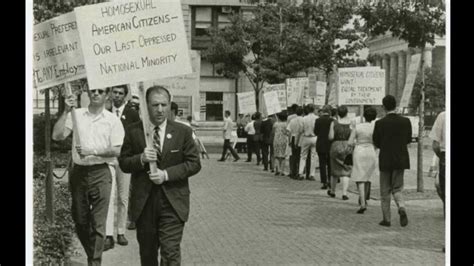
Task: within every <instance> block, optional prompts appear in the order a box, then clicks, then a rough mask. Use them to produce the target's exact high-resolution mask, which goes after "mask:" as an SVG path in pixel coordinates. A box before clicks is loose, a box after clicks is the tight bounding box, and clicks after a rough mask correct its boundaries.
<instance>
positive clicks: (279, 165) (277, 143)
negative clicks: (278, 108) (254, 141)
mask: <svg viewBox="0 0 474 266" xmlns="http://www.w3.org/2000/svg"><path fill="white" fill-rule="evenodd" d="M277 117H278V121H277V122H275V123H274V124H273V129H272V136H273V152H274V157H275V160H276V164H275V175H276V176H278V175H281V176H284V175H285V158H286V157H287V147H288V135H289V134H288V131H287V130H286V119H287V114H286V112H280V113H278V114H277Z"/></svg>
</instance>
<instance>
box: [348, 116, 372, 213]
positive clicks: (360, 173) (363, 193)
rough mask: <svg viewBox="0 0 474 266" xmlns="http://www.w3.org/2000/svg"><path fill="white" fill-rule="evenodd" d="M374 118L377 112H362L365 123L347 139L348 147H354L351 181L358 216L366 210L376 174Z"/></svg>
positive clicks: (356, 127)
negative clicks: (355, 194) (357, 197)
mask: <svg viewBox="0 0 474 266" xmlns="http://www.w3.org/2000/svg"><path fill="white" fill-rule="evenodd" d="M376 117H377V111H376V110H375V109H374V108H372V107H369V108H366V109H365V110H364V118H365V122H364V123H360V124H357V125H356V126H355V129H354V130H352V132H351V136H350V138H349V145H354V151H353V153H352V161H353V166H352V173H351V179H352V180H353V181H354V182H356V184H357V187H358V189H359V204H360V208H359V210H358V211H357V213H360V214H363V213H364V212H365V210H367V199H368V196H369V193H370V183H371V182H372V180H373V179H374V178H375V175H376V174H377V173H378V158H377V154H376V152H375V146H374V144H373V141H372V135H373V133H374V123H373V121H374V120H375V118H376Z"/></svg>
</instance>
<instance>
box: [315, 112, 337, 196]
mask: <svg viewBox="0 0 474 266" xmlns="http://www.w3.org/2000/svg"><path fill="white" fill-rule="evenodd" d="M332 121H334V119H332V118H331V106H330V105H325V106H324V107H323V108H322V110H321V117H319V118H318V119H316V122H315V123H314V134H315V135H316V137H317V139H316V152H317V153H318V158H319V174H320V175H321V183H322V184H323V186H322V187H321V189H328V188H329V187H330V184H331V182H330V180H331V166H330V165H329V161H330V160H329V149H330V147H331V142H330V141H329V128H330V126H331V122H332Z"/></svg>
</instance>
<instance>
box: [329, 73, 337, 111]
mask: <svg viewBox="0 0 474 266" xmlns="http://www.w3.org/2000/svg"><path fill="white" fill-rule="evenodd" d="M328 104H329V105H331V106H336V105H337V73H336V72H332V73H331V75H330V76H329V96H328Z"/></svg>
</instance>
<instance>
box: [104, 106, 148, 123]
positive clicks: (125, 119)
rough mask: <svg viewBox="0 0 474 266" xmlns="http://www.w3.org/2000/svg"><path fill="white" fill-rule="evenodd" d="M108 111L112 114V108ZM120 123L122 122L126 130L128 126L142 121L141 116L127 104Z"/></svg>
mask: <svg viewBox="0 0 474 266" xmlns="http://www.w3.org/2000/svg"><path fill="white" fill-rule="evenodd" d="M107 110H109V111H110V112H112V108H111V109H107ZM120 121H122V125H123V127H124V128H126V127H127V126H128V125H130V124H132V123H135V122H137V121H140V115H138V112H137V111H135V110H134V109H132V108H131V107H130V106H128V104H125V107H124V108H123V112H122V116H121V117H120Z"/></svg>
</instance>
